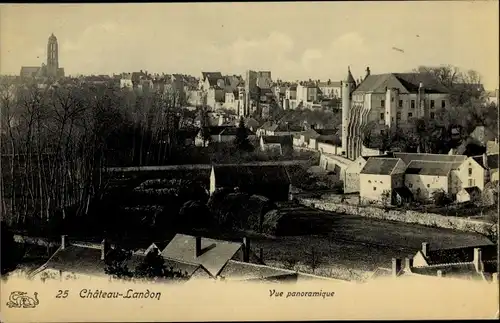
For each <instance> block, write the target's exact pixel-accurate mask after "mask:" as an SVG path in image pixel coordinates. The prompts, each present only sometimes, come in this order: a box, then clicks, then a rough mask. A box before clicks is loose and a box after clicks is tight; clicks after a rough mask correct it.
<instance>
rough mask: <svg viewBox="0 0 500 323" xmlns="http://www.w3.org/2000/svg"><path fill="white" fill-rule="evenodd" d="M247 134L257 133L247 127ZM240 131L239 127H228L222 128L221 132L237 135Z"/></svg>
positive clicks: (253, 134)
mask: <svg viewBox="0 0 500 323" xmlns="http://www.w3.org/2000/svg"><path fill="white" fill-rule="evenodd" d="M245 130H246V133H247V136H255V133H254V132H253V131H252V130H250V129H248V128H245ZM237 133H238V128H237V127H227V128H226V129H224V130H222V131H221V132H220V135H221V136H235V135H236V134H237Z"/></svg>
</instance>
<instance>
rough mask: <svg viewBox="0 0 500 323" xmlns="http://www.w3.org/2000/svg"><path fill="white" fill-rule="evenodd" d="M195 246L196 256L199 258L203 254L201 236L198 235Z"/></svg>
mask: <svg viewBox="0 0 500 323" xmlns="http://www.w3.org/2000/svg"><path fill="white" fill-rule="evenodd" d="M195 239H196V241H195V248H194V257H195V258H198V257H199V256H201V237H199V236H196V238H195Z"/></svg>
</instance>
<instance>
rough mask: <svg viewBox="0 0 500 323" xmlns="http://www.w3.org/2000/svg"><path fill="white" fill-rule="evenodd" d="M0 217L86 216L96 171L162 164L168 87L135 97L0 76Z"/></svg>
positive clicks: (171, 140)
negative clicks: (70, 210) (69, 211)
mask: <svg viewBox="0 0 500 323" xmlns="http://www.w3.org/2000/svg"><path fill="white" fill-rule="evenodd" d="M1 81H2V82H1V84H0V108H1V110H0V112H1V133H0V136H1V137H0V143H1V146H0V149H1V170H2V176H1V178H0V180H1V182H0V195H1V196H2V200H1V203H0V208H1V216H2V219H5V220H6V221H7V222H8V223H11V224H13V223H15V224H19V223H23V224H26V223H27V222H29V223H31V225H38V224H40V223H43V222H46V221H47V220H49V219H50V217H51V216H53V215H54V214H58V213H59V214H61V215H62V217H63V218H64V217H65V212H66V210H67V209H68V207H72V208H73V209H74V211H75V213H76V214H85V213H86V212H88V208H89V204H90V202H91V200H92V198H93V197H95V196H98V195H99V194H101V193H102V192H103V190H104V189H105V187H106V181H105V179H104V178H103V167H105V166H106V165H109V164H119V165H123V164H126V163H129V164H130V163H132V164H135V165H138V166H140V165H147V164H151V163H156V164H162V163H165V162H166V161H168V159H169V157H170V155H171V154H172V151H173V149H174V146H175V145H176V133H177V131H178V125H179V120H180V119H181V118H182V113H183V112H182V110H181V109H180V108H179V107H180V106H181V105H182V102H181V100H182V97H183V96H182V95H181V94H180V93H179V92H178V91H175V90H169V91H165V92H162V93H160V92H143V93H138V92H135V91H129V90H125V89H118V88H115V87H110V86H95V85H89V84H78V85H75V84H52V85H50V84H43V85H41V84H37V83H36V82H22V83H20V82H13V81H12V80H8V79H2V80H1Z"/></svg>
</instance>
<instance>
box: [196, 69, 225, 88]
mask: <svg viewBox="0 0 500 323" xmlns="http://www.w3.org/2000/svg"><path fill="white" fill-rule="evenodd" d="M201 74H202V75H203V80H206V79H208V83H209V84H210V86H217V81H218V80H220V79H223V77H222V74H221V73H220V72H202V73H201Z"/></svg>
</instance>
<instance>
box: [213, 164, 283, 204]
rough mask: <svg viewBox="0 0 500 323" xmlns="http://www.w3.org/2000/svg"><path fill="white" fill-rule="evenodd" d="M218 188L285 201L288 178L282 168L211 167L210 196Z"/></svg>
mask: <svg viewBox="0 0 500 323" xmlns="http://www.w3.org/2000/svg"><path fill="white" fill-rule="evenodd" d="M218 188H230V189H235V188H237V189H238V191H240V192H243V193H247V194H250V195H253V194H256V195H262V196H264V197H267V198H268V199H270V200H272V201H287V200H288V196H289V192H290V178H289V177H288V173H287V171H286V169H285V167H284V166H281V165H272V166H271V165H269V166H268V165H266V166H246V165H238V166H233V165H217V166H212V170H211V174H210V194H211V195H212V194H213V192H215V190H216V189H218Z"/></svg>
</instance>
